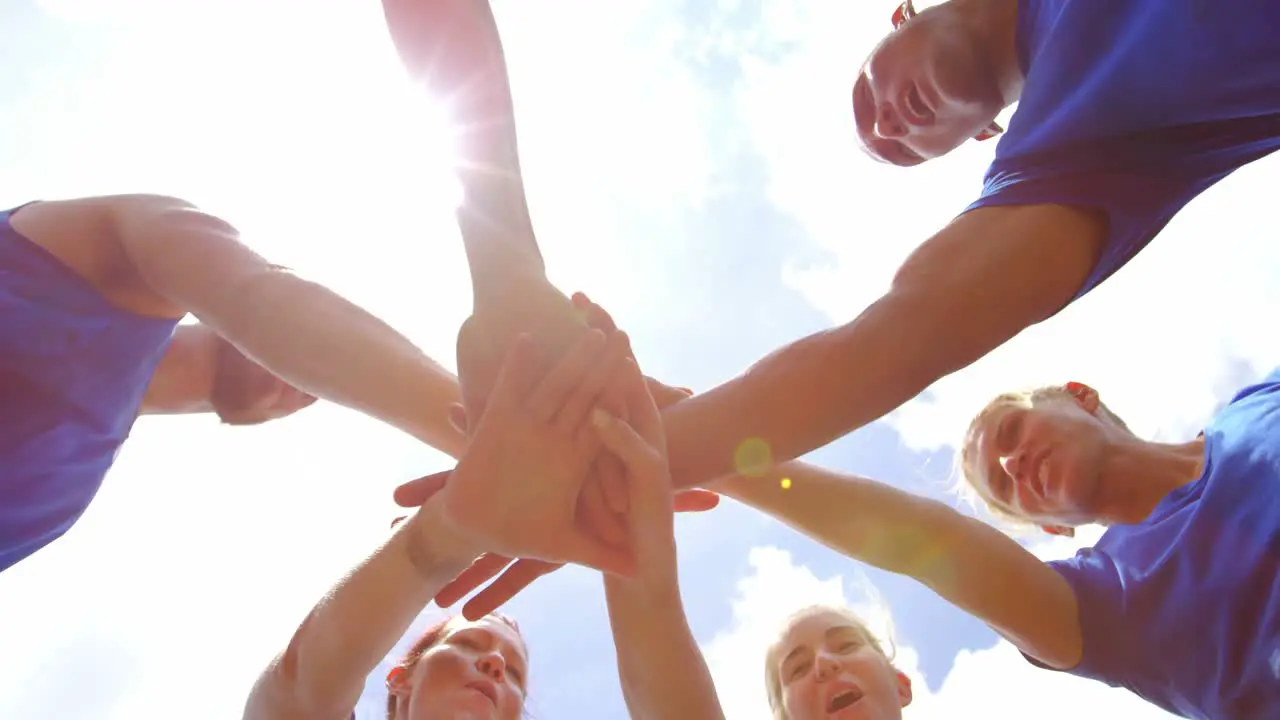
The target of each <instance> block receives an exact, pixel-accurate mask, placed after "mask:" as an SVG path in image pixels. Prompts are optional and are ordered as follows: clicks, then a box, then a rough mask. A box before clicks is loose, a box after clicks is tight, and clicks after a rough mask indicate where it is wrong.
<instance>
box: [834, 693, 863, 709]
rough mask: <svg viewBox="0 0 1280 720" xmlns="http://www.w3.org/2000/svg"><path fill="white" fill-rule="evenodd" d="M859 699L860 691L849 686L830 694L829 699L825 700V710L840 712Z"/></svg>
mask: <svg viewBox="0 0 1280 720" xmlns="http://www.w3.org/2000/svg"><path fill="white" fill-rule="evenodd" d="M861 699H862V691H861V690H859V689H857V688H850V689H849V690H845V691H843V692H840V693H838V694H836V695H832V696H831V699H830V700H828V701H827V712H829V713H833V712H840V711H841V710H843V709H845V708H847V707H849V706H850V705H852V704H854V703H856V702H858V701H859V700H861Z"/></svg>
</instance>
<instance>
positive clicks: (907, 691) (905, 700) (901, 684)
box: [895, 670, 911, 707]
mask: <svg viewBox="0 0 1280 720" xmlns="http://www.w3.org/2000/svg"><path fill="white" fill-rule="evenodd" d="M895 672H896V673H897V677H896V678H895V679H896V680H897V686H898V700H900V701H901V702H902V707H906V706H908V705H910V704H911V678H909V677H907V674H906V673H904V672H902V671H901V670H896V671H895Z"/></svg>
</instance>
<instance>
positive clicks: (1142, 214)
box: [966, 116, 1280, 299]
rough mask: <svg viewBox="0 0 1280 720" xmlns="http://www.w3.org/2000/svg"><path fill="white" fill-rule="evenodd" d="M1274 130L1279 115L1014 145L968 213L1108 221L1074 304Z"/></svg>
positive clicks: (1271, 141) (1268, 141)
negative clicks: (1000, 211)
mask: <svg viewBox="0 0 1280 720" xmlns="http://www.w3.org/2000/svg"><path fill="white" fill-rule="evenodd" d="M1278 128H1280V116H1276V117H1262V118H1249V119H1245V120H1237V121H1233V122H1231V123H1205V124H1199V125H1194V126H1182V127H1171V128H1163V129H1160V130H1154V131H1146V132H1133V133H1128V134H1125V135H1120V136H1115V137H1107V138H1102V139H1094V140H1090V141H1087V142H1073V143H1064V144H1062V145H1058V146H1055V147H1054V149H1050V150H1035V149H1032V148H1028V147H1025V145H1029V144H1032V145H1033V143H1024V142H1020V141H1021V140H1023V138H1021V137H1015V138H1011V140H1013V141H1014V143H1013V144H1012V146H1011V147H1010V148H1009V152H1007V153H1006V152H1005V150H1006V149H1005V148H1004V147H1002V148H1000V149H999V150H998V151H997V157H996V160H995V161H994V162H993V163H992V164H991V167H990V168H989V169H988V170H987V175H986V178H985V179H984V181H983V188H982V195H981V197H979V198H978V199H977V200H976V201H974V202H973V203H972V204H971V205H970V206H969V207H968V208H966V212H967V211H968V210H973V209H976V208H980V207H996V206H1005V205H1067V206H1072V207H1080V208H1087V209H1091V210H1097V211H1100V212H1101V213H1102V214H1103V215H1104V216H1105V217H1106V219H1107V224H1108V229H1107V238H1106V242H1105V243H1104V245H1103V248H1102V252H1101V254H1100V255H1099V257H1098V263H1097V265H1095V266H1094V268H1093V272H1091V273H1090V274H1089V277H1088V279H1087V280H1086V281H1085V283H1084V285H1083V286H1082V287H1081V288H1080V290H1079V292H1077V293H1076V297H1075V298H1074V299H1079V298H1080V297H1082V296H1083V295H1084V294H1085V293H1087V292H1089V291H1090V290H1092V289H1093V288H1095V287H1097V286H1098V285H1100V284H1101V283H1102V282H1103V281H1105V280H1107V279H1108V278H1109V277H1110V276H1111V275H1112V274H1113V273H1115V272H1116V271H1117V270H1119V269H1120V268H1121V267H1123V266H1124V265H1125V264H1126V263H1128V262H1129V261H1130V260H1132V259H1133V257H1134V256H1135V255H1137V254H1138V253H1139V252H1141V251H1142V249H1143V248H1145V247H1146V246H1147V243H1149V242H1150V241H1151V240H1152V238H1154V237H1155V236H1156V235H1157V234H1158V233H1159V232H1160V231H1161V230H1163V229H1164V227H1165V225H1167V224H1168V223H1169V221H1170V220H1171V219H1173V216H1174V215H1176V214H1177V213H1178V212H1179V211H1180V210H1181V209H1182V208H1183V207H1184V206H1185V205H1186V204H1187V203H1188V202H1190V201H1191V200H1192V199H1194V198H1195V197H1196V196H1197V195H1199V194H1200V193H1202V192H1204V191H1205V190H1206V189H1208V188H1209V187H1211V186H1213V185H1214V184H1215V183H1217V182H1218V181H1220V180H1222V179H1223V178H1225V177H1226V176H1228V175H1230V174H1231V173H1232V172H1233V171H1234V170H1235V169H1236V168H1238V167H1240V166H1241V165H1244V164H1246V163H1248V162H1251V161H1253V160H1255V159H1257V158H1259V157H1261V156H1263V155H1266V154H1268V153H1270V152H1271V151H1273V150H1274V149H1275V143H1276V133H1277V129H1278ZM1011 132H1012V131H1011ZM1002 142H1003V141H1002Z"/></svg>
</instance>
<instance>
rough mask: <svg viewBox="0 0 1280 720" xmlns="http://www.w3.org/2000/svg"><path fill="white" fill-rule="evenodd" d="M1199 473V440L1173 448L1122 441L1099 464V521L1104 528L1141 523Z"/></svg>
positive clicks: (1201, 450) (1201, 467) (1201, 447)
mask: <svg viewBox="0 0 1280 720" xmlns="http://www.w3.org/2000/svg"><path fill="white" fill-rule="evenodd" d="M1203 472H1204V439H1203V438H1197V439H1195V440H1192V441H1191V442H1187V443H1180V444H1176V445H1168V444H1163V443H1153V442H1147V441H1145V440H1138V439H1136V438H1130V439H1126V440H1125V441H1123V442H1122V443H1121V444H1120V445H1118V446H1116V447H1115V449H1114V450H1113V451H1112V452H1111V453H1110V455H1109V457H1107V459H1106V460H1105V461H1104V463H1103V467H1102V473H1101V477H1100V479H1099V487H1100V492H1101V493H1102V494H1103V497H1102V498H1101V502H1100V503H1099V504H1100V507H1101V511H1100V512H1099V517H1100V519H1101V520H1102V521H1104V523H1108V524H1116V523H1118V524H1125V525H1131V524H1134V523H1139V522H1142V521H1143V520H1145V519H1146V518H1147V517H1148V516H1149V515H1151V512H1152V511H1153V510H1155V508H1156V506H1157V505H1159V504H1160V501H1161V500H1164V499H1165V497H1167V496H1168V495H1169V493H1171V492H1173V491H1174V490H1176V489H1178V488H1180V487H1182V486H1184V485H1188V484H1190V483H1192V482H1195V481H1196V480H1197V479H1198V478H1199V477H1200V475H1201V474H1202V473H1203Z"/></svg>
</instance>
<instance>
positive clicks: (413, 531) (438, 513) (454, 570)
mask: <svg viewBox="0 0 1280 720" xmlns="http://www.w3.org/2000/svg"><path fill="white" fill-rule="evenodd" d="M441 500H442V499H441V497H440V494H439V493H437V494H436V495H434V496H432V497H431V498H429V499H428V500H427V502H426V503H424V504H423V505H422V507H421V508H419V509H418V512H417V513H416V514H415V515H414V516H413V517H412V518H411V519H410V520H409V522H407V523H405V525H406V526H407V527H406V528H405V532H406V533H407V535H408V550H409V559H410V561H411V562H412V563H413V565H414V567H415V568H416V569H417V570H418V572H419V573H421V574H422V575H423V577H427V578H432V577H435V576H437V575H447V576H449V577H450V578H452V577H455V576H457V574H458V573H460V572H462V571H463V570H465V569H467V567H468V566H469V565H471V563H472V562H474V561H475V560H476V558H478V557H480V556H481V555H482V554H483V553H484V550H483V548H481V546H480V544H479V543H478V542H476V541H475V540H474V539H473V538H471V537H470V536H468V535H467V534H466V533H464V532H462V531H461V530H459V529H458V528H457V526H455V525H454V524H453V523H452V522H451V521H450V520H449V518H448V516H447V515H446V514H445V513H444V512H443V503H442V501H441Z"/></svg>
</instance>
